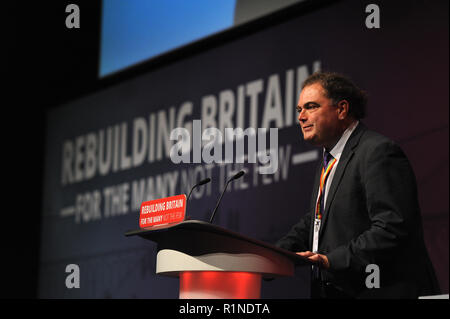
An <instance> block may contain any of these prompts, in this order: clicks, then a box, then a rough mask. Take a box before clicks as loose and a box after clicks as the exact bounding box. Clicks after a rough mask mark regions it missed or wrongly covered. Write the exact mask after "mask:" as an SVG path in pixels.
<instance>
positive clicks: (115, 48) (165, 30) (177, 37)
mask: <svg viewBox="0 0 450 319" xmlns="http://www.w3.org/2000/svg"><path fill="white" fill-rule="evenodd" d="M235 4H236V0H221V1H210V0H196V1H184V0H127V1H124V0H103V7H102V25H101V43H100V67H99V76H100V77H104V76H106V75H109V74H112V73H114V72H117V71H119V70H122V69H124V68H126V67H129V66H132V65H134V64H137V63H139V62H142V61H144V60H147V59H150V58H153V57H155V56H157V55H160V54H162V53H165V52H167V51H170V50H173V49H175V48H177V47H180V46H183V45H185V44H187V43H190V42H192V41H195V40H199V39H201V38H203V37H206V36H208V35H211V34H213V33H216V32H219V31H222V30H224V29H226V28H229V27H232V26H233V17H234V9H235Z"/></svg>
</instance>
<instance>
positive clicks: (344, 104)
mask: <svg viewBox="0 0 450 319" xmlns="http://www.w3.org/2000/svg"><path fill="white" fill-rule="evenodd" d="M349 107H350V106H349V104H348V101H347V100H340V101H339V102H338V104H337V108H338V118H339V119H340V120H345V119H346V118H347V117H348V112H349Z"/></svg>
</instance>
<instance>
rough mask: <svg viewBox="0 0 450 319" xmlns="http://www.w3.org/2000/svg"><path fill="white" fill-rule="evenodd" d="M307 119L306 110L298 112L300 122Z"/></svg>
mask: <svg viewBox="0 0 450 319" xmlns="http://www.w3.org/2000/svg"><path fill="white" fill-rule="evenodd" d="M306 120H307V117H306V112H305V110H302V111H301V112H300V113H299V114H298V121H299V122H300V123H303V122H305V121H306Z"/></svg>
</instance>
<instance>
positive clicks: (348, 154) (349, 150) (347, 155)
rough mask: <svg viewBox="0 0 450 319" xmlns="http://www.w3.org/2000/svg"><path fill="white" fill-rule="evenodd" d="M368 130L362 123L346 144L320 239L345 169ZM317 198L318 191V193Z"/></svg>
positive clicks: (334, 180) (332, 188)
mask: <svg viewBox="0 0 450 319" xmlns="http://www.w3.org/2000/svg"><path fill="white" fill-rule="evenodd" d="M366 129H367V128H366V127H365V126H364V125H363V124H362V123H361V122H360V123H359V125H358V126H357V127H356V128H355V130H354V131H353V133H352V135H351V136H350V138H349V139H348V141H347V143H346V144H345V147H344V151H343V152H342V155H341V158H340V159H339V162H338V166H337V168H336V172H335V173H334V177H333V181H332V183H331V186H330V189H329V191H328V195H327V202H326V204H325V211H324V213H323V218H322V224H321V227H320V232H319V237H320V235H321V234H322V233H323V229H324V228H325V225H326V221H327V217H328V212H329V210H330V206H331V205H332V204H333V200H334V196H335V194H336V191H337V189H338V187H339V184H340V183H341V180H342V176H343V175H344V172H345V169H346V168H347V165H348V163H349V162H350V160H351V159H352V157H353V154H354V148H355V147H356V146H357V145H358V143H359V140H360V138H361V136H362V133H363V132H364V131H365V130H366ZM316 196H317V191H316Z"/></svg>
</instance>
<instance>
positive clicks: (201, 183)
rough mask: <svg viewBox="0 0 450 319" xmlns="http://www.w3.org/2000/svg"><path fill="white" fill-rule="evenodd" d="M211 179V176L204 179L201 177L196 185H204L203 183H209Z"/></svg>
mask: <svg viewBox="0 0 450 319" xmlns="http://www.w3.org/2000/svg"><path fill="white" fill-rule="evenodd" d="M210 181H211V178H209V177H208V178H205V179H203V180H201V181H200V182H198V185H199V186H200V185H204V184H207V183H209V182H210Z"/></svg>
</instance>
